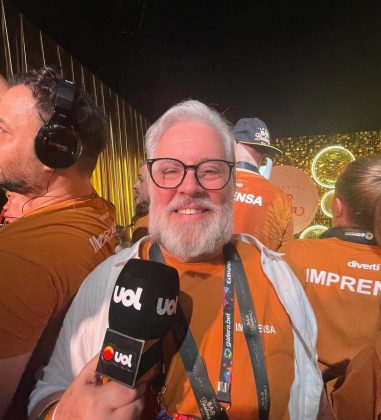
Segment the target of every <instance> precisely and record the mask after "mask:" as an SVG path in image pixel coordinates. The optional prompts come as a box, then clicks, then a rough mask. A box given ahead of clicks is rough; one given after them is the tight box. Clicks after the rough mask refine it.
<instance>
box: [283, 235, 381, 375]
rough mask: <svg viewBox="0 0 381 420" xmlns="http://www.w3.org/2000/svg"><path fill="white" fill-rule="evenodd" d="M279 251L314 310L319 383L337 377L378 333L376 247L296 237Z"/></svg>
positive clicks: (380, 256) (380, 293)
mask: <svg viewBox="0 0 381 420" xmlns="http://www.w3.org/2000/svg"><path fill="white" fill-rule="evenodd" d="M280 251H281V252H285V254H286V255H285V260H286V261H287V262H288V263H289V265H290V266H291V268H292V269H293V271H294V273H295V274H296V276H297V277H298V279H299V280H300V282H301V283H302V285H303V287H304V290H305V292H306V295H307V297H308V299H309V300H310V302H311V305H312V307H313V309H314V312H315V315H316V320H317V325H318V337H317V352H318V357H319V362H320V367H321V369H322V371H323V373H324V376H325V380H326V381H328V380H330V379H333V378H337V377H338V376H341V375H343V374H344V373H345V368H346V366H347V364H348V362H349V361H350V360H351V359H352V358H353V356H354V355H355V354H356V353H358V352H359V351H360V350H361V349H362V348H364V347H365V346H366V345H367V344H368V342H369V340H370V339H371V338H372V337H373V336H374V335H375V334H376V333H377V332H378V331H380V330H381V318H380V313H381V299H380V297H381V277H380V271H381V249H380V248H379V247H377V246H371V245H363V244H358V243H354V242H349V241H343V240H341V239H338V238H326V239H304V240H303V239H298V240H295V241H292V242H290V243H288V244H287V245H285V246H283V247H282V248H281V249H280Z"/></svg>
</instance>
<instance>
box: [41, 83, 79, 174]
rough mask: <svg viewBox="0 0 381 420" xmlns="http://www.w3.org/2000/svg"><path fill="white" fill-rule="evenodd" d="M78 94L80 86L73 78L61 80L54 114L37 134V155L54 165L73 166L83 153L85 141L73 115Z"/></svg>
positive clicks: (44, 162)
mask: <svg viewBox="0 0 381 420" xmlns="http://www.w3.org/2000/svg"><path fill="white" fill-rule="evenodd" d="M77 94H78V89H77V87H76V86H75V85H74V84H73V83H72V82H69V81H67V80H59V81H58V84H57V94H56V99H55V102H54V110H53V115H52V116H51V118H50V120H49V121H48V122H47V123H46V124H44V125H43V126H42V127H41V128H40V129H39V130H38V133H37V135H36V138H35V142H34V146H35V150H36V154H37V157H38V158H39V159H40V161H41V162H42V163H43V164H44V165H46V166H49V167H50V168H53V169H56V168H69V167H70V166H72V165H74V163H75V162H76V161H77V160H78V158H79V157H80V156H81V153H82V143H81V140H80V138H79V136H78V134H77V132H76V130H75V129H74V127H73V124H72V118H71V113H72V107H73V102H74V100H75V98H76V96H77Z"/></svg>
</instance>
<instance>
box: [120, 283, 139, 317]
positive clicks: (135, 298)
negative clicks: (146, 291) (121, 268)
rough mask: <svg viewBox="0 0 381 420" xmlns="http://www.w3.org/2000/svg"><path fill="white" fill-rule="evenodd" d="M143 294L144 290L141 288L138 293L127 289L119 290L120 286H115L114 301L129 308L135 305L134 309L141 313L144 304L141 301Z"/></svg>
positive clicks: (137, 290)
mask: <svg viewBox="0 0 381 420" xmlns="http://www.w3.org/2000/svg"><path fill="white" fill-rule="evenodd" d="M142 292H143V289H142V288H141V287H138V288H137V289H136V292H134V291H133V290H132V289H126V288H125V287H121V288H120V290H119V286H115V289H114V296H113V299H114V302H115V303H120V302H122V304H123V305H124V306H126V307H127V308H128V307H129V306H132V305H134V308H135V309H137V310H138V311H140V308H141V307H142V304H141V303H140V302H139V301H140V297H141V295H142Z"/></svg>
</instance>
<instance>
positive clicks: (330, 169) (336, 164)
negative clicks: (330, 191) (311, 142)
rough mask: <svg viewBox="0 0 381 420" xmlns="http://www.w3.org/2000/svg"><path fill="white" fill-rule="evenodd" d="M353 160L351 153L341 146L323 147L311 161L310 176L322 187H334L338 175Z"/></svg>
mask: <svg viewBox="0 0 381 420" xmlns="http://www.w3.org/2000/svg"><path fill="white" fill-rule="evenodd" d="M354 160H355V157H354V155H353V153H352V152H351V151H349V150H348V149H346V148H345V147H343V146H328V147H325V148H324V149H322V150H320V152H319V153H318V154H317V155H316V156H315V157H314V159H313V161H312V167H311V172H312V178H313V179H314V180H315V182H316V183H317V184H319V185H320V186H322V187H324V188H334V186H335V183H336V179H337V177H338V175H339V174H340V173H341V171H342V170H343V169H344V167H345V166H346V165H347V164H348V163H349V162H352V161H354ZM319 172H321V173H319Z"/></svg>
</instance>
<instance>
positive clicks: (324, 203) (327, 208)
mask: <svg viewBox="0 0 381 420" xmlns="http://www.w3.org/2000/svg"><path fill="white" fill-rule="evenodd" d="M334 195H335V190H330V191H328V192H326V193H325V194H324V195H323V197H322V199H321V202H320V208H321V211H322V212H323V213H324V214H325V215H326V216H328V217H332V211H331V208H332V199H333V196H334Z"/></svg>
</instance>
